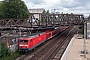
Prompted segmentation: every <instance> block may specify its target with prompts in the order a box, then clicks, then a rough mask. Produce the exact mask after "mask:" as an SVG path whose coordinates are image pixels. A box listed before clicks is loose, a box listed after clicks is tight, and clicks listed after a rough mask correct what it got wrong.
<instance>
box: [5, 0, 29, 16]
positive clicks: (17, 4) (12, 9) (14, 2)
mask: <svg viewBox="0 0 90 60" xmlns="http://www.w3.org/2000/svg"><path fill="white" fill-rule="evenodd" d="M4 14H5V17H6V18H28V17H29V14H30V13H29V11H28V9H27V6H26V5H25V3H24V1H21V0H9V2H6V1H4Z"/></svg>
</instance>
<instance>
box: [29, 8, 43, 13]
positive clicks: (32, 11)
mask: <svg viewBox="0 0 90 60" xmlns="http://www.w3.org/2000/svg"><path fill="white" fill-rule="evenodd" d="M44 10H45V9H43V8H37V9H29V12H30V13H42V12H43V11H44Z"/></svg>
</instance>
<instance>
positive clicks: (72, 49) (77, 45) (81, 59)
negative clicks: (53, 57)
mask: <svg viewBox="0 0 90 60" xmlns="http://www.w3.org/2000/svg"><path fill="white" fill-rule="evenodd" d="M83 49H84V39H83V38H78V35H75V36H74V37H73V38H72V40H71V42H70V43H69V45H68V47H67V49H66V51H65V53H64V54H63V56H62V58H61V60H90V39H87V40H86V50H87V51H88V53H87V54H86V58H85V54H83V53H81V51H82V50H83Z"/></svg>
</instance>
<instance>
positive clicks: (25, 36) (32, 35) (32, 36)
mask: <svg viewBox="0 0 90 60" xmlns="http://www.w3.org/2000/svg"><path fill="white" fill-rule="evenodd" d="M43 33H45V32H39V33H33V34H29V35H22V36H21V38H28V37H31V38H34V37H37V36H39V35H42V34H43Z"/></svg>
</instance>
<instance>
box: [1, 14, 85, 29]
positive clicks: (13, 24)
mask: <svg viewBox="0 0 90 60" xmlns="http://www.w3.org/2000/svg"><path fill="white" fill-rule="evenodd" d="M37 14H38V17H39V18H35V15H37ZM83 23H84V15H83V14H40V13H32V14H30V16H29V18H27V19H24V18H23V19H16V18H8V19H0V30H3V29H17V28H20V27H22V28H24V29H25V28H30V29H31V30H33V29H34V28H35V29H36V30H37V29H48V28H55V27H58V26H62V25H68V26H69V25H83ZM47 27H48V28H47Z"/></svg>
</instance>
